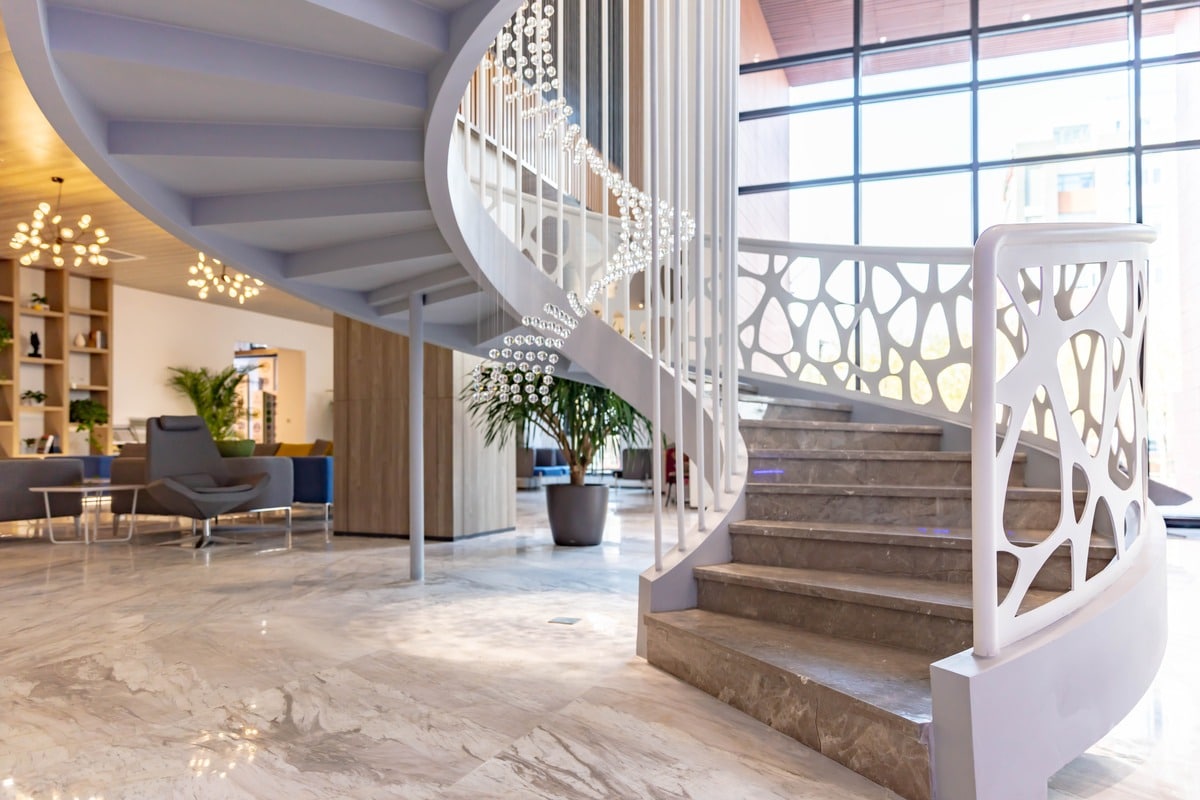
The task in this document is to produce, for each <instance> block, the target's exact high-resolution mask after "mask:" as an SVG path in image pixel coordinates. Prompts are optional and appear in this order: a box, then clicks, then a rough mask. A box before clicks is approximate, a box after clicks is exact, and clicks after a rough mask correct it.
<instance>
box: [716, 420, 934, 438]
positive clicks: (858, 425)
mask: <svg viewBox="0 0 1200 800" xmlns="http://www.w3.org/2000/svg"><path fill="white" fill-rule="evenodd" d="M740 425H741V427H743V428H777V429H784V430H797V431H861V432H864V433H924V434H929V435H930V436H933V435H937V436H941V435H942V429H941V427H940V426H938V425H890V424H886V425H885V424H881V423H877V422H835V421H827V420H809V419H744V420H742V421H741V423H740Z"/></svg>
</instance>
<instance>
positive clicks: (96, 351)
mask: <svg viewBox="0 0 1200 800" xmlns="http://www.w3.org/2000/svg"><path fill="white" fill-rule="evenodd" d="M71 352H72V353H90V354H92V355H96V356H106V355H108V348H107V347H76V346H75V345H71Z"/></svg>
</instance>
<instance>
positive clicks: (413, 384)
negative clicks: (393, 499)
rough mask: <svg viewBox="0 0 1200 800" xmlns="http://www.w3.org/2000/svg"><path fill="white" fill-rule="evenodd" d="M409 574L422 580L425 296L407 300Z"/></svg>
mask: <svg viewBox="0 0 1200 800" xmlns="http://www.w3.org/2000/svg"><path fill="white" fill-rule="evenodd" d="M408 552H409V557H408V558H409V561H408V564H409V577H410V578H412V579H413V580H414V581H423V580H425V295H423V294H415V295H413V296H412V297H411V298H410V299H409V301H408Z"/></svg>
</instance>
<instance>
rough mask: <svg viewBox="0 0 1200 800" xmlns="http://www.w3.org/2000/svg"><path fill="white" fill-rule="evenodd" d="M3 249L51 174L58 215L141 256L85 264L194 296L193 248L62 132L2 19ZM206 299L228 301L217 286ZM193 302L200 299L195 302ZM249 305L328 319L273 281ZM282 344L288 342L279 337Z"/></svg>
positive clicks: (45, 191) (130, 281)
mask: <svg viewBox="0 0 1200 800" xmlns="http://www.w3.org/2000/svg"><path fill="white" fill-rule="evenodd" d="M0 107H3V109H4V112H3V113H2V114H0V248H2V250H0V252H2V253H3V257H8V254H9V253H12V252H14V251H12V250H10V249H9V248H8V240H9V237H10V236H11V235H12V232H13V231H14V230H16V226H17V223H19V222H21V221H23V220H24V221H28V220H29V219H30V216H31V215H32V213H33V210H34V208H35V207H36V206H37V204H38V203H40V202H42V201H43V200H45V201H48V202H50V203H53V202H54V199H55V194H56V192H57V187H56V186H55V185H54V184H53V183H52V182H51V180H50V178H51V177H52V176H56V175H57V176H61V177H63V178H65V179H66V183H65V184H64V186H63V207H62V211H63V217H64V219H69V220H70V221H71V222H74V221H75V220H76V219H78V217H79V215H80V214H83V213H89V214H91V215H92V217H93V219H94V220H95V223H94V224H97V225H100V226H102V227H104V228H105V229H106V230H107V231H108V233H109V235H110V236H111V237H112V241H111V243H110V247H114V248H116V249H118V250H122V251H124V252H127V253H133V254H135V255H138V256H141V257H142V258H140V259H138V260H136V261H126V262H119V263H113V264H110V265H109V266H107V267H93V268H89V269H88V270H87V271H89V272H92V273H95V274H108V275H111V276H112V278H113V280H114V281H115V282H116V283H118V284H120V285H122V286H130V287H133V288H135V289H144V290H147V291H151V292H159V293H161V294H168V295H174V296H177V297H187V298H191V299H195V296H196V295H195V290H193V289H191V288H189V287H188V286H187V285H186V281H187V278H188V275H187V267H188V265H189V264H191V263H193V262H194V260H195V257H196V251H195V250H194V249H192V248H191V247H189V246H188V245H186V244H184V243H183V242H180V241H179V240H178V239H176V238H175V237H173V236H171V235H170V234H169V233H167V232H166V231H164V230H163V229H161V228H159V227H158V226H157V225H155V224H154V223H152V222H151V221H150V220H148V219H146V218H145V217H144V216H142V215H141V214H139V213H138V212H137V211H135V210H134V209H133V208H131V207H130V206H129V205H128V204H126V203H125V202H124V201H123V200H121V199H120V198H119V197H118V196H117V195H116V194H115V193H113V192H112V191H111V190H109V189H108V187H107V186H105V185H104V184H103V183H102V182H101V181H100V180H99V179H98V178H97V177H96V176H94V175H93V174H92V173H91V172H89V171H88V169H87V168H86V167H85V166H84V165H83V162H81V161H80V160H79V159H78V158H76V157H75V155H74V153H72V152H71V150H70V149H69V148H68V147H67V146H66V145H65V144H64V143H63V142H62V140H61V139H59V137H58V135H57V134H56V133H55V132H54V129H53V128H52V127H51V126H50V123H49V122H47V121H46V118H45V117H44V116H43V115H42V112H41V111H40V110H39V109H38V106H37V103H36V102H35V101H34V99H33V96H32V95H31V94H30V93H29V89H28V87H26V85H25V81H24V80H23V79H22V78H21V74H20V71H19V70H18V68H17V65H16V62H15V61H14V59H13V54H12V48H11V46H10V45H9V42H8V35H7V33H6V32H5V30H4V24H3V21H2V20H0ZM210 298H213V299H210V300H208V301H207V302H210V303H212V302H219V303H229V301H228V300H226V299H225V298H223V297H219V296H218V295H216V294H215V293H214V294H212V295H210ZM197 302H201V301H198V300H197ZM244 307H245V308H246V309H248V310H252V311H258V312H262V313H265V314H273V315H275V316H279V317H286V318H288V319H295V320H300V321H303V322H312V323H316V324H320V325H332V324H333V317H332V314H330V313H329V312H328V311H326V310H325V309H322V308H320V307H318V306H315V305H313V304H312V303H309V302H306V301H304V300H300V299H299V298H296V297H293V296H292V295H289V294H286V293H285V292H282V291H280V290H278V289H275V288H273V287H268V288H267V289H266V290H264V291H263V293H262V294H261V295H260V296H258V297H256V298H254V299H253V300H251V301H249V302H248V303H247V304H246V305H245V306H244ZM279 344H281V345H282V344H286V343H284V342H280V343H279Z"/></svg>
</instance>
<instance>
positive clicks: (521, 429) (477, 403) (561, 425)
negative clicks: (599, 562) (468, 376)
mask: <svg viewBox="0 0 1200 800" xmlns="http://www.w3.org/2000/svg"><path fill="white" fill-rule="evenodd" d="M509 383H510V384H511V381H510V382H509ZM547 389H548V391H547V392H546V393H545V394H544V395H540V394H535V395H532V397H533V398H534V400H533V401H532V402H530V401H529V400H528V399H527V398H528V397H529V396H528V395H527V396H526V397H523V398H522V399H521V402H519V403H514V402H513V401H512V397H511V396H509V395H503V394H498V393H491V394H488V393H480V394H475V392H474V391H473V389H472V387H470V386H468V387H467V389H466V391H464V392H463V395H462V399H463V400H464V401H466V402H467V410H468V411H469V412H470V414H471V417H472V419H473V420H474V421H475V424H476V425H479V426H480V427H481V428H482V429H483V438H484V441H485V442H486V443H487V444H488V445H491V444H494V443H499V444H501V445H503V444H506V443H508V442H509V441H511V440H512V439H514V438H515V437H517V436H520V437H521V438H522V439H525V438H527V434H528V433H529V432H530V431H532V430H534V429H536V430H540V431H542V432H543V433H545V434H546V435H547V436H549V437H550V438H552V439H553V440H554V442H555V444H557V445H558V449H559V450H561V451H562V454H563V458H564V459H566V462H567V465H568V466H569V467H570V469H571V482H570V483H568V484H551V485H549V486H547V487H546V510H547V511H548V512H549V517H550V531H551V533H552V534H553V536H554V543H555V544H560V545H577V546H582V545H595V544H600V540H601V539H602V538H603V537H604V522H605V518H606V517H607V513H608V486H607V485H605V484H588V483H587V481H586V476H587V471H588V468H589V467H590V466H591V464H592V461H593V460H594V459H595V458H596V457H597V456H598V455H599V454H600V451H601V450H602V449H603V448H604V446H605V444H606V443H608V442H609V441H611V440H612V439H618V440H620V441H636V440H639V439H642V438H644V437H645V436H646V435H648V432H649V424H648V423H647V420H646V418H645V417H644V416H642V415H641V414H640V413H639V412H638V411H637V410H636V409H634V407H633V406H631V405H630V404H629V403H628V402H626V401H625V400H624V399H623V398H622V397H621V396H620V395H618V394H617V393H616V392H614V391H612V390H611V389H606V388H604V387H603V386H595V385H593V384H590V383H580V382H579V381H572V380H568V379H566V378H558V377H556V378H555V379H554V382H553V383H552V384H551V385H550V386H549V387H547Z"/></svg>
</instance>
